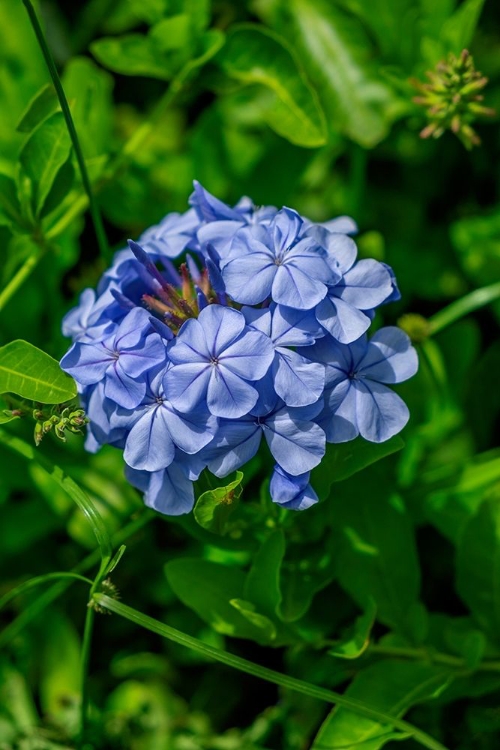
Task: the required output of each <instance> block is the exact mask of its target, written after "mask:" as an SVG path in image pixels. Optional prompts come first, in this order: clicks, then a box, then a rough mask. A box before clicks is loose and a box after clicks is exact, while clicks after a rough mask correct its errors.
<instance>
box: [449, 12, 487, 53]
mask: <svg viewBox="0 0 500 750" xmlns="http://www.w3.org/2000/svg"><path fill="white" fill-rule="evenodd" d="M483 5H484V0H464V2H463V3H461V5H460V6H459V7H458V8H457V10H456V11H455V12H454V13H453V15H452V16H450V18H448V19H447V20H446V21H445V23H444V24H443V27H442V30H441V39H442V40H443V41H444V42H445V43H446V44H447V45H449V47H450V49H451V51H452V52H455V54H458V53H459V52H461V51H462V50H463V49H467V48H468V47H469V46H470V43H471V42H472V37H473V36H474V32H475V30H476V26H477V24H478V21H479V16H480V15H481V11H482V9H483Z"/></svg>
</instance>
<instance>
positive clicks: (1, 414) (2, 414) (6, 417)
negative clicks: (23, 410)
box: [0, 411, 19, 424]
mask: <svg viewBox="0 0 500 750" xmlns="http://www.w3.org/2000/svg"><path fill="white" fill-rule="evenodd" d="M13 419H19V416H18V415H17V414H7V413H6V411H0V424H7V423H8V422H12V420H13Z"/></svg>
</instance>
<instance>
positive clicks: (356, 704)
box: [94, 594, 446, 750]
mask: <svg viewBox="0 0 500 750" xmlns="http://www.w3.org/2000/svg"><path fill="white" fill-rule="evenodd" d="M94 599H95V601H96V602H98V603H99V605H100V606H101V607H104V608H106V609H108V610H110V611H111V612H114V613H115V614H117V615H120V616H121V617H125V618H126V619H127V620H130V621H131V622H133V623H135V624H136V625H140V626H141V627H143V628H146V629H147V630H150V631H151V632H153V633H157V634H158V635H160V636H162V637H163V638H168V639H169V640H171V641H174V642H175V643H179V644H180V645H181V646H186V647H187V648H190V649H192V650H193V651H197V652H198V653H200V654H203V656H206V657H209V658H212V659H215V660H216V661H219V662H222V663H223V664H225V665H227V666H228V667H232V668H233V669H238V670H240V671H241V672H246V673H247V674H250V675H253V676H254V677H258V678H260V679H263V680H266V681H268V682H272V683H273V684H275V685H279V686H280V687H284V688H288V689H289V690H295V691H297V692H299V693H302V694H304V695H308V696H310V697H312V698H318V699H319V700H323V701H326V702H327V703H333V704H337V705H339V706H343V707H344V708H346V709H348V710H349V711H352V712H353V713H356V714H358V715H360V716H366V717H368V718H370V719H373V720H374V721H378V722H381V723H383V724H389V725H392V726H394V727H395V728H397V729H399V730H401V731H402V732H405V733H407V734H410V735H411V736H412V738H413V739H414V740H416V741H417V742H419V743H420V744H421V745H423V746H424V747H426V748H428V750H446V748H445V747H444V745H442V744H441V743H440V742H437V740H434V739H433V738H432V737H430V736H429V735H428V734H426V733H425V732H423V731H422V730H420V729H418V728H417V727H414V726H413V725H411V724H409V723H408V722H406V721H404V720H402V719H397V718H396V717H394V716H390V715H388V714H385V713H383V712H382V711H378V710H377V709H375V708H372V707H370V706H367V705H365V704H364V703H362V702H361V701H358V700H355V699H353V698H349V697H347V696H345V695H341V694H340V693H334V692H333V691H332V690H327V689H325V688H321V687H317V686H316V685H312V684H311V683H308V682H305V681H304V680H299V679H297V678H296V677H290V676H288V675H285V674H282V673H280V672H275V671H274V670H272V669H268V668H267V667H261V666H260V665H259V664H255V663H253V662H251V661H248V660H247V659H242V658H241V657H239V656H235V655H234V654H230V653H228V652H226V651H222V650H221V649H218V648H214V647H213V646H209V645H208V644H206V643H204V642H203V641H199V640H198V639H197V638H193V637H192V636H189V635H186V633H182V632H181V631H180V630H176V629H175V628H172V627H170V626H169V625H165V624H164V623H162V622H159V621H158V620H154V619H153V618H151V617H148V616H147V615H143V614H142V613H141V612H138V611H137V610H135V609H132V607H128V606H127V605H126V604H122V603H121V602H118V601H116V599H112V598H111V597H109V596H106V595H105V594H95V595H94Z"/></svg>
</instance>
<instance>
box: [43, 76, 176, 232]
mask: <svg viewBox="0 0 500 750" xmlns="http://www.w3.org/2000/svg"><path fill="white" fill-rule="evenodd" d="M182 86H183V82H182V76H179V78H178V79H176V80H175V81H172V83H171V84H170V86H169V87H168V89H167V90H166V91H165V93H164V94H163V96H162V97H161V98H160V100H159V101H158V103H157V105H156V106H155V107H154V109H153V112H152V113H151V115H150V117H149V119H148V120H147V121H146V122H143V123H142V125H140V126H139V127H138V128H137V130H135V132H134V133H133V134H132V136H131V137H130V138H129V140H128V141H127V142H126V143H125V145H124V147H123V148H122V150H121V151H120V153H119V154H117V155H116V156H115V157H114V158H113V159H112V160H110V162H109V164H108V165H107V167H106V168H105V170H104V173H103V175H102V177H101V178H100V180H99V181H98V182H97V184H96V185H95V186H94V189H95V191H96V192H99V191H100V190H102V189H103V188H104V187H106V185H108V184H109V183H110V182H111V181H112V180H113V179H114V177H116V175H117V173H118V172H119V171H120V169H122V167H124V166H125V165H126V164H127V162H128V161H129V160H130V159H131V157H132V156H133V155H134V153H135V152H136V151H137V150H138V149H139V148H140V147H141V146H142V145H143V143H144V141H145V140H146V139H147V138H148V137H149V135H151V133H152V132H153V130H154V126H155V125H156V123H157V122H158V120H159V119H160V118H161V117H162V115H163V114H164V113H165V111H166V110H167V109H168V107H169V106H170V105H171V104H172V102H173V101H174V99H175V98H176V96H177V95H178V93H179V92H180V91H181V90H182ZM88 205H89V199H88V196H87V195H80V196H79V197H78V198H77V199H76V200H75V201H74V202H73V204H72V205H71V207H70V208H69V209H68V211H67V212H66V213H65V214H64V215H63V216H61V218H60V219H59V221H58V222H57V223H56V224H54V226H53V227H51V228H50V229H49V231H48V232H47V234H46V236H47V238H48V239H53V238H54V237H57V236H58V235H60V234H61V232H64V230H65V229H67V228H68V227H69V226H71V224H72V223H73V221H74V220H75V219H76V218H77V217H78V216H79V215H80V214H81V213H83V211H85V210H86V208H87V206H88Z"/></svg>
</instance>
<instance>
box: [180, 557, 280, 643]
mask: <svg viewBox="0 0 500 750" xmlns="http://www.w3.org/2000/svg"><path fill="white" fill-rule="evenodd" d="M165 572H166V575H167V579H168V582H169V584H170V586H171V587H172V589H173V591H174V593H175V594H176V596H178V597H179V599H180V600H181V602H182V603H183V604H185V605H186V606H187V607H190V609H193V610H194V611H195V612H196V613H197V614H198V615H199V616H200V617H201V619H202V620H204V621H205V622H206V623H208V624H209V625H210V626H211V627H212V628H213V629H214V630H216V631H217V632H218V633H223V634H224V635H231V636H233V637H235V638H250V639H252V640H257V641H259V642H266V641H267V634H268V632H269V628H268V622H267V618H264V620H262V621H261V622H262V623H264V625H265V627H264V629H263V628H262V627H260V626H259V625H257V624H256V620H255V618H253V622H250V620H249V618H248V616H247V612H246V613H245V615H243V614H242V613H241V612H240V611H238V609H237V608H236V606H235V605H233V604H231V601H235V600H236V601H241V600H244V599H245V596H244V593H243V592H244V587H245V574H244V573H243V572H242V571H241V570H239V569H238V568H235V567H230V566H228V565H221V564H219V563H214V562H210V561H209V560H199V559H195V558H192V559H190V558H184V559H180V560H172V561H171V562H169V563H167V564H166V566H165Z"/></svg>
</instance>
